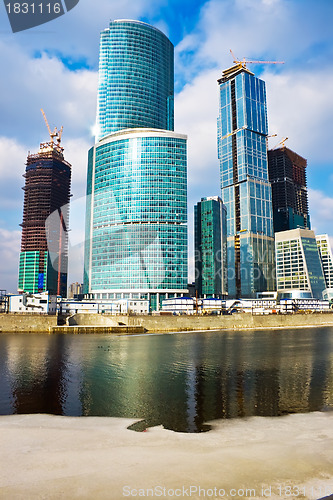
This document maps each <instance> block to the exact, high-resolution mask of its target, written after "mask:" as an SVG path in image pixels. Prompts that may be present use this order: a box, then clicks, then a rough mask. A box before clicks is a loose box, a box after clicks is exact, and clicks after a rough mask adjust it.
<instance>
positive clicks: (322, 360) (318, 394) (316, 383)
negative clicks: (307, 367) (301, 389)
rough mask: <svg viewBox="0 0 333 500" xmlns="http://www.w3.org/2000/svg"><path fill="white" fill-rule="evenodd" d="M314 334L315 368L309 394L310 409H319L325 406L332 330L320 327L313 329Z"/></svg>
mask: <svg viewBox="0 0 333 500" xmlns="http://www.w3.org/2000/svg"><path fill="white" fill-rule="evenodd" d="M312 335H315V336H316V341H315V342H314V346H313V349H312V352H313V370H312V376H311V385H310V394H309V411H318V410H322V409H323V408H324V407H325V396H324V388H325V386H326V384H327V380H328V376H329V368H330V349H331V346H332V330H331V329H330V328H320V329H318V330H312Z"/></svg>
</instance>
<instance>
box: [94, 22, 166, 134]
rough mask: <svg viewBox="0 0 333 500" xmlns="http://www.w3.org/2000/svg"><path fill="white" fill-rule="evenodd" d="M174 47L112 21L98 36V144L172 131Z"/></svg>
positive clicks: (158, 35) (154, 33) (140, 28)
mask: <svg viewBox="0 0 333 500" xmlns="http://www.w3.org/2000/svg"><path fill="white" fill-rule="evenodd" d="M173 52H174V50H173V45H172V43H171V42H170V40H169V39H168V38H167V37H166V36H165V35H164V34H163V33H162V32H161V31H160V30H158V29H156V28H154V27H153V26H149V25H147V24H145V23H141V22H138V21H126V20H118V21H111V22H110V26H109V28H108V29H106V30H104V31H103V32H102V34H101V42H100V59H99V87H98V112H97V125H98V139H101V138H103V137H105V136H107V135H108V134H110V133H112V132H117V131H118V130H123V129H128V128H136V127H147V128H158V129H165V130H173V126H174V125H173V108H174V106H173V101H174V69H173V65H174V56H173Z"/></svg>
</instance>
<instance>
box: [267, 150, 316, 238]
mask: <svg viewBox="0 0 333 500" xmlns="http://www.w3.org/2000/svg"><path fill="white" fill-rule="evenodd" d="M306 166H307V161H306V159H304V158H302V157H301V156H300V155H298V154H296V153H295V152H294V151H291V150H290V149H288V148H286V147H285V146H283V147H281V148H279V149H272V150H270V151H268V174H269V180H270V182H271V184H272V202H273V226H274V232H279V231H288V230H290V229H297V228H298V227H299V228H303V229H310V216H309V207H308V191H307V187H306Z"/></svg>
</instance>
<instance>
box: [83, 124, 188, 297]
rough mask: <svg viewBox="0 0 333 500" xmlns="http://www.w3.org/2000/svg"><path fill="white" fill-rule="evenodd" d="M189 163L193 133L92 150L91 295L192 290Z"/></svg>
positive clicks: (125, 137) (137, 138) (123, 140)
mask: <svg viewBox="0 0 333 500" xmlns="http://www.w3.org/2000/svg"><path fill="white" fill-rule="evenodd" d="M186 158H187V153H186V136H181V135H179V134H175V133H174V132H167V131H163V132H162V131H160V132H159V131H158V130H150V131H148V130H145V131H142V132H134V131H132V132H131V133H128V132H127V133H125V134H115V135H111V136H109V137H108V138H107V139H105V140H104V141H101V142H100V143H99V144H97V145H96V146H95V147H94V148H92V149H91V150H90V153H89V167H88V188H87V193H88V203H87V214H86V227H87V230H86V231H87V232H86V234H87V237H86V274H85V285H86V290H85V291H89V293H101V292H104V293H110V292H115V290H117V291H118V293H119V292H120V291H125V290H127V291H129V290H130V291H136V292H138V291H141V292H148V291H149V290H150V291H152V290H155V291H157V290H158V291H159V290H161V291H162V290H164V291H166V290H167V291H170V290H173V291H177V290H179V291H185V290H186V288H187V160H186ZM163 298H164V297H163Z"/></svg>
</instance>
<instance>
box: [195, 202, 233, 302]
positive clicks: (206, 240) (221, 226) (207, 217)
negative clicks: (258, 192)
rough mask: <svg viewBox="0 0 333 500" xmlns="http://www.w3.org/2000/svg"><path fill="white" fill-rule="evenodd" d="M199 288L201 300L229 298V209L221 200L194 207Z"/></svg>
mask: <svg viewBox="0 0 333 500" xmlns="http://www.w3.org/2000/svg"><path fill="white" fill-rule="evenodd" d="M194 243H195V289H196V291H197V293H198V297H216V298H222V297H224V296H225V295H227V290H228V286H227V285H228V284H227V210H226V207H225V205H223V203H222V200H221V198H219V197H218V196H212V197H208V198H201V201H200V202H198V203H197V204H196V206H195V207H194Z"/></svg>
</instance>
